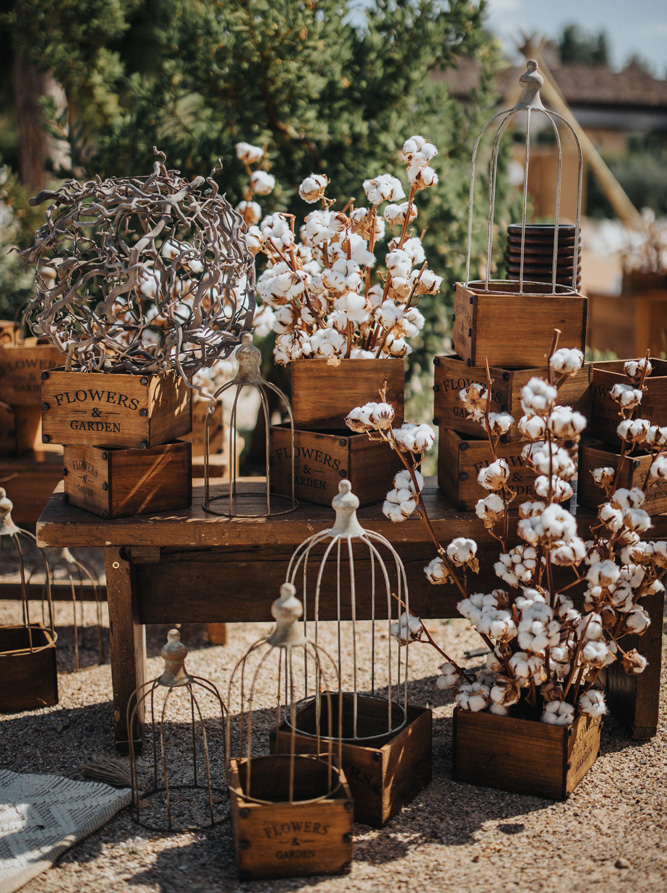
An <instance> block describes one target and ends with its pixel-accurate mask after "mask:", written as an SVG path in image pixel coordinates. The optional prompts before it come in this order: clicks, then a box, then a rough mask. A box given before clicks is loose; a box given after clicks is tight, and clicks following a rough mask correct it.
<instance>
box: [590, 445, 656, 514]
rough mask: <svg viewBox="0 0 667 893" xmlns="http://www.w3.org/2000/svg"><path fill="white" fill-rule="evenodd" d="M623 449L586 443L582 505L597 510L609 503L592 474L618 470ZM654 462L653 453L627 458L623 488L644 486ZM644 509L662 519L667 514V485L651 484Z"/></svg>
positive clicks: (621, 483) (623, 471)
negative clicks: (601, 469)
mask: <svg viewBox="0 0 667 893" xmlns="http://www.w3.org/2000/svg"><path fill="white" fill-rule="evenodd" d="M620 459H621V457H620V447H619V448H617V449H612V448H611V447H609V446H608V445H607V444H605V443H600V442H596V443H585V444H582V445H581V448H580V450H579V486H578V489H577V500H578V502H579V505H585V506H587V507H588V508H592V509H597V507H598V506H599V505H601V504H602V503H603V502H607V497H606V496H605V494H604V491H603V490H601V489H600V487H598V486H597V484H596V483H595V481H594V480H593V475H592V474H591V472H592V471H593V470H594V469H595V468H605V467H607V466H610V467H611V468H613V469H617V468H618V463H619V462H620ZM652 462H653V459H652V457H651V454H650V453H636V454H635V453H633V454H632V456H627V457H626V459H625V462H624V463H623V470H622V471H621V478H620V481H619V487H626V488H627V489H628V490H630V489H632V487H639V488H640V489H642V488H643V486H644V481H645V480H646V476H647V475H648V472H649V469H650V467H651V463H652ZM643 508H644V509H645V510H646V511H647V512H648V513H649V515H660V514H662V513H663V512H667V482H665V481H661V482H658V483H653V484H651V485H650V486H649V487H648V489H647V490H646V502H645V503H644V506H643Z"/></svg>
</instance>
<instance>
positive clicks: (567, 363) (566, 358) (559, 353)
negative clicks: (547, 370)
mask: <svg viewBox="0 0 667 893" xmlns="http://www.w3.org/2000/svg"><path fill="white" fill-rule="evenodd" d="M583 363H584V355H583V353H582V352H581V351H580V350H577V349H576V348H568V347H561V348H559V349H558V350H556V351H554V354H553V356H552V357H551V361H550V366H551V369H552V371H553V372H555V373H556V375H574V374H575V373H576V372H578V371H579V370H580V369H581V367H582V366H583Z"/></svg>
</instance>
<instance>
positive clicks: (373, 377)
mask: <svg viewBox="0 0 667 893" xmlns="http://www.w3.org/2000/svg"><path fill="white" fill-rule="evenodd" d="M290 369H291V372H292V412H293V413H294V427H295V428H306V429H308V428H315V429H320V428H342V429H344V428H345V417H346V416H347V414H348V413H349V412H350V410H351V409H354V407H355V406H361V405H362V404H364V403H370V402H372V401H374V402H377V401H378V400H379V399H380V393H379V392H380V389H381V388H382V387H383V385H384V383H385V382H386V383H387V402H388V403H391V404H392V406H393V407H394V409H395V411H396V422H395V426H399V425H402V424H403V400H404V397H403V386H404V385H403V379H404V371H403V370H404V361H403V359H391V358H389V359H377V360H341V362H340V364H339V365H338V366H330V365H329V364H328V363H327V361H326V360H296V361H295V362H293V363H290Z"/></svg>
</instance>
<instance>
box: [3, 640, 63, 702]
mask: <svg viewBox="0 0 667 893" xmlns="http://www.w3.org/2000/svg"><path fill="white" fill-rule="evenodd" d="M31 642H32V648H33V650H32V651H31V650H30V648H31ZM0 667H1V668H2V686H1V687H0V711H3V712H7V713H10V712H13V711H16V710H38V709H39V708H41V707H51V706H53V705H54V704H57V703H58V670H57V668H56V643H55V641H54V639H53V637H52V635H51V633H50V631H49V630H48V629H47V628H46V627H45V626H44V624H43V623H31V624H30V631H29V630H28V629H27V628H26V627H24V626H20V625H18V626H2V627H0Z"/></svg>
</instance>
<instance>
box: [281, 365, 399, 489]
mask: <svg viewBox="0 0 667 893" xmlns="http://www.w3.org/2000/svg"><path fill="white" fill-rule="evenodd" d="M291 371H292V411H293V414H294V427H295V430H294V474H295V495H296V498H297V499H299V500H303V501H307V502H315V503H318V504H319V505H331V500H332V499H333V497H334V496H335V495H336V493H337V492H338V483H339V481H341V480H342V479H343V478H347V479H348V480H349V481H350V482H351V484H352V489H353V491H354V493H355V494H356V495H357V496H358V497H359V501H360V504H361V505H370V504H372V503H374V502H379V501H380V500H381V499H384V497H385V494H386V493H387V490H389V489H391V485H392V479H393V476H394V474H395V473H396V472H397V471H399V470H400V469H401V468H402V465H401V463H400V460H399V459H398V457H397V456H395V455H394V454H393V453H392V451H391V450H389V449H387V446H386V444H384V443H382V442H377V441H370V440H369V439H368V437H367V436H366V435H365V434H353V433H352V432H351V431H350V430H349V428H347V427H346V425H345V417H346V416H347V414H348V413H349V412H350V410H351V409H353V408H354V407H355V406H360V405H362V404H364V403H368V402H371V401H375V402H377V401H379V399H380V390H381V389H382V388H383V386H384V385H386V388H387V401H388V402H389V403H391V404H392V405H393V406H394V408H395V411H396V419H395V423H394V424H395V425H401V424H402V423H403V399H404V398H403V388H404V364H403V360H402V359H370V360H366V359H344V360H341V361H340V364H339V365H338V366H332V365H329V364H328V363H327V361H326V360H319V359H315V360H297V361H296V362H294V363H292V365H291ZM271 481H272V485H273V487H274V489H275V492H276V493H281V494H285V495H291V484H292V482H291V432H290V430H289V426H284V425H274V426H272V427H271Z"/></svg>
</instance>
